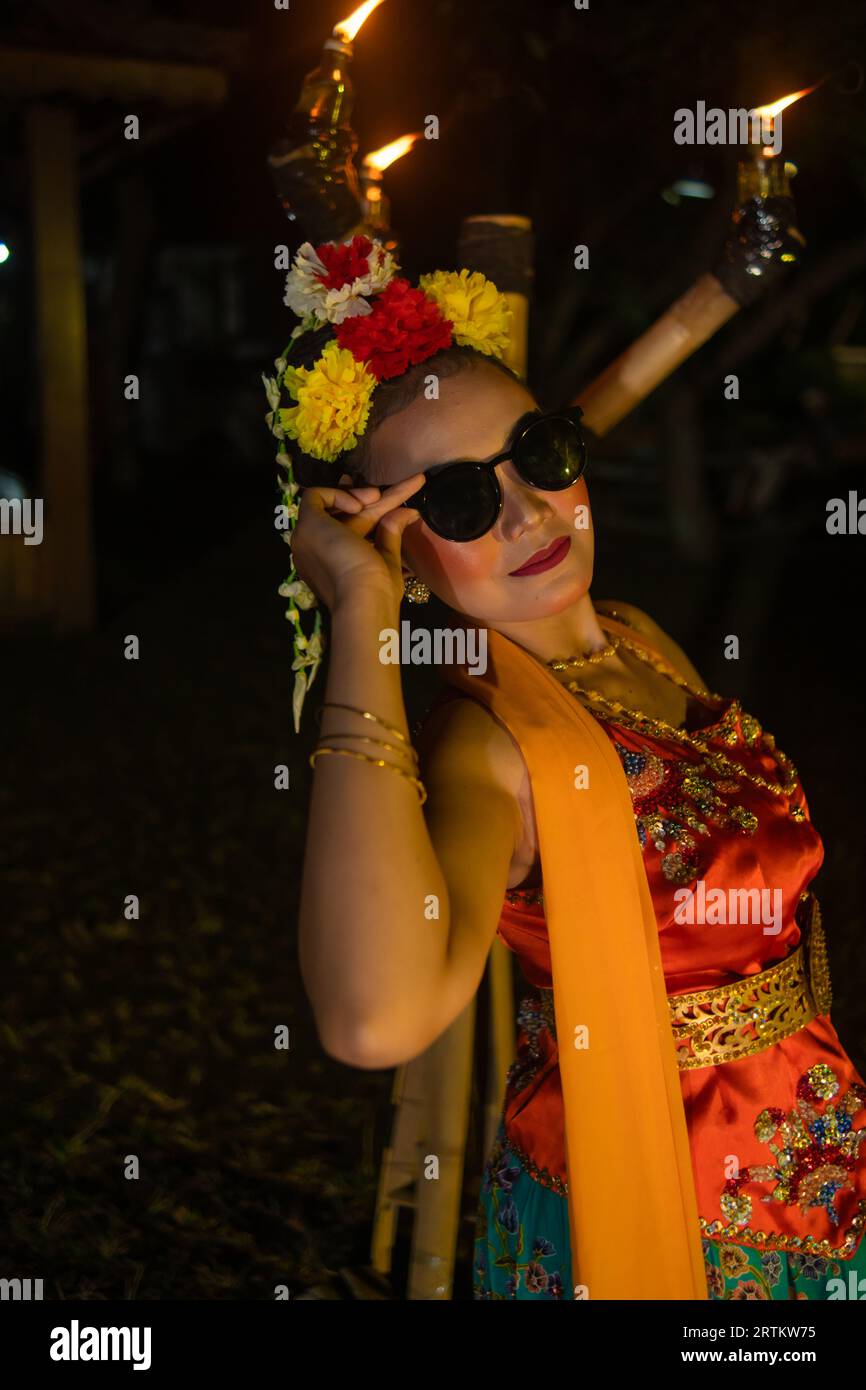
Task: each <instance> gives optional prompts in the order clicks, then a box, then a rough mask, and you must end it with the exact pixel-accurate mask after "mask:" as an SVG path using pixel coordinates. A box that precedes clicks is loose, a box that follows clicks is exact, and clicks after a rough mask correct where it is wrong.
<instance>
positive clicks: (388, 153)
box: [364, 131, 421, 170]
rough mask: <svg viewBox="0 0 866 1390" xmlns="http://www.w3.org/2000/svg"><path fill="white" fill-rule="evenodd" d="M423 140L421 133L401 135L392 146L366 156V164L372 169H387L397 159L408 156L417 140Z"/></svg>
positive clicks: (383, 147)
mask: <svg viewBox="0 0 866 1390" xmlns="http://www.w3.org/2000/svg"><path fill="white" fill-rule="evenodd" d="M420 139H421V132H420V131H418V132H416V133H415V134H414V135H401V136H400V138H399V139H398V140H392V141H391V143H390V145H383V146H382V148H381V149H380V150H373V151H371V153H370V154H368V155H365V156H364V163H365V165H367V166H368V167H369V168H371V169H379V170H382V169H387V168H389V167H390V165H392V164H393V163H394V161H395V160H397V159H402V158H403V155H404V154H408V153H409V151H410V150H411V148H412V146H413V145H414V144H415V141H416V140H420Z"/></svg>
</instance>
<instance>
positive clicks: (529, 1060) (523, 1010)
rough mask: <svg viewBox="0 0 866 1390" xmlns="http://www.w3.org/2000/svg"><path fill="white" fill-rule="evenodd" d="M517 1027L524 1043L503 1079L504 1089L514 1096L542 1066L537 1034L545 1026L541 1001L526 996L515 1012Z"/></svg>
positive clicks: (533, 1077)
mask: <svg viewBox="0 0 866 1390" xmlns="http://www.w3.org/2000/svg"><path fill="white" fill-rule="evenodd" d="M517 1026H518V1028H519V1029H521V1030H522V1032H523V1033H524V1035H525V1038H526V1042H525V1043H524V1044H523V1045H522V1046H521V1047H520V1048H519V1049H518V1053H517V1056H516V1057H515V1059H514V1061H513V1062H512V1063H511V1066H510V1067H509V1068H508V1073H507V1075H506V1078H505V1084H506V1087H507V1088H508V1089H509V1090H510V1091H511V1092H512V1093H513V1094H515V1095H516V1094H518V1093H519V1092H520V1091H525V1090H526V1087H527V1086H528V1085H529V1083H530V1082H531V1081H533V1080H534V1079H535V1077H536V1076H537V1075H538V1072H539V1070H540V1068H541V1067H542V1066H543V1065H544V1057H543V1056H542V1053H541V1048H540V1047H539V1044H538V1034H539V1031H540V1030H541V1029H542V1028H544V1027H545V1026H546V1020H545V1018H544V1016H543V1013H542V1008H541V1001H540V1000H539V999H538V998H537V997H535V996H533V995H527V996H526V998H525V999H523V1000H521V1003H520V1008H519V1009H518V1011H517Z"/></svg>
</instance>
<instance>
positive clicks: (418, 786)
mask: <svg viewBox="0 0 866 1390" xmlns="http://www.w3.org/2000/svg"><path fill="white" fill-rule="evenodd" d="M323 753H342V754H343V755H344V756H345V757H347V758H359V759H360V760H361V762H364V763H370V764H371V765H372V766H373V767H387V768H389V769H390V770H391V772H397V773H399V774H400V776H401V777H405V778H406V781H407V782H411V783H412V786H413V787H414V788H415V790H416V792H417V793H418V799H419V801H420V803H421V805H422V806H423V805H424V802H425V801H426V800H427V789H426V787H425V786H424V783H423V782H422V781H421V779H420V777H413V776H412V775H411V774H410V773H408V772H406V771H405V769H404V768H402V767H398V766H397V764H396V763H389V762H388V761H387V760H386V759H385V758H371V757H370V755H369V753H359V752H358V751H357V750H356V749H355V748H332V747H331V746H330V745H329V744H327V743H326V744H323V745H322V746H321V747H320V748H314V749H313V752H312V753H311V754H310V767H315V766H316V759H317V758H320V757H321V756H322V754H323Z"/></svg>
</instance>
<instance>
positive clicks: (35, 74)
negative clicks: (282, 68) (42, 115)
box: [0, 45, 228, 106]
mask: <svg viewBox="0 0 866 1390" xmlns="http://www.w3.org/2000/svg"><path fill="white" fill-rule="evenodd" d="M0 91H2V92H3V95H4V97H6V98H8V97H9V96H12V95H15V94H17V95H19V96H22V97H46V96H55V95H58V94H61V95H68V96H74V97H78V98H79V99H84V100H87V101H105V100H108V101H157V102H160V103H161V104H162V105H163V106H219V105H220V103H221V102H222V101H224V100H225V97H226V94H227V92H228V81H227V79H226V76H225V73H223V72H221V71H220V69H219V68H214V67H200V66H198V65H197V64H194V63H158V62H154V63H151V62H142V61H139V60H137V59H131V58H110V57H103V56H101V55H97V56H94V55H91V54H85V53H54V52H51V51H50V50H48V49H41V48H10V47H8V46H2V45H0Z"/></svg>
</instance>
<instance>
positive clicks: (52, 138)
mask: <svg viewBox="0 0 866 1390" xmlns="http://www.w3.org/2000/svg"><path fill="white" fill-rule="evenodd" d="M27 143H28V153H29V158H30V187H31V209H32V217H33V233H34V241H35V272H36V301H37V302H36V312H37V323H38V341H39V391H40V403H41V410H40V419H41V426H42V482H41V493H42V496H43V498H44V499H45V516H46V520H45V538H44V540H43V545H44V546H45V548H46V559H47V561H48V563H49V568H50V572H51V585H52V594H53V604H52V608H53V613H54V617H55V621H56V627H57V631H58V632H70V631H73V630H75V629H82V628H89V627H92V626H93V622H94V618H95V584H94V563H93V540H92V523H91V511H90V438H89V425H88V405H87V323H86V315H85V302H84V280H83V276H82V268H81V238H80V231H79V216H78V175H77V169H78V149H77V141H76V132H75V113H74V111H72V110H71V109H69V108H66V107H61V106H45V105H42V104H40V103H35V104H33V105H32V106H29V107H28V108H27Z"/></svg>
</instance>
